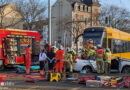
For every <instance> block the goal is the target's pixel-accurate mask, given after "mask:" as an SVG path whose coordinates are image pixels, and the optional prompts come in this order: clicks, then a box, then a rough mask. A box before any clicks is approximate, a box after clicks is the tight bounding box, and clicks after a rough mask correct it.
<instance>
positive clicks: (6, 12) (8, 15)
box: [0, 0, 22, 28]
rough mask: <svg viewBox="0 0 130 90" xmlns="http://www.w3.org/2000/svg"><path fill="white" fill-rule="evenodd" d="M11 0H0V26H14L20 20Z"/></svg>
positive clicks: (19, 15)
mask: <svg viewBox="0 0 130 90" xmlns="http://www.w3.org/2000/svg"><path fill="white" fill-rule="evenodd" d="M11 1H12V0H0V28H10V27H16V26H18V24H19V23H20V22H21V21H22V15H21V13H19V12H18V10H17V7H16V6H15V5H13V4H12V3H11ZM8 7H9V8H8ZM18 28H20V27H18Z"/></svg>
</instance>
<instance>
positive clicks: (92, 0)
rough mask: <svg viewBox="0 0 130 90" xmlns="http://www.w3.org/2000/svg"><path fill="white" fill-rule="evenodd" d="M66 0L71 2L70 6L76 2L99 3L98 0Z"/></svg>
mask: <svg viewBox="0 0 130 90" xmlns="http://www.w3.org/2000/svg"><path fill="white" fill-rule="evenodd" d="M67 1H68V2H70V3H71V4H72V6H73V5H74V4H75V3H76V2H78V3H83V4H86V5H88V6H90V5H92V4H96V5H100V4H99V2H98V0H96V1H95V0H67Z"/></svg>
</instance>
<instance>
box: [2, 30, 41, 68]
mask: <svg viewBox="0 0 130 90" xmlns="http://www.w3.org/2000/svg"><path fill="white" fill-rule="evenodd" d="M27 45H30V46H31V54H32V62H36V61H37V60H38V55H39V52H40V38H39V32H37V31H29V30H14V29H0V69H3V68H4V67H5V66H12V65H18V64H25V59H24V56H25V49H26V47H27Z"/></svg>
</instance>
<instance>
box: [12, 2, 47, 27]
mask: <svg viewBox="0 0 130 90" xmlns="http://www.w3.org/2000/svg"><path fill="white" fill-rule="evenodd" d="M14 1H15V4H16V5H17V7H18V8H19V11H21V12H22V13H23V17H24V24H25V27H26V28H27V29H33V27H34V26H35V23H34V22H36V21H39V19H40V20H43V19H44V17H45V14H44V12H45V10H46V6H45V1H43V0H42V1H43V2H42V1H41V0H19V1H17V0H14Z"/></svg>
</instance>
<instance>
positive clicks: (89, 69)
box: [82, 66, 92, 73]
mask: <svg viewBox="0 0 130 90" xmlns="http://www.w3.org/2000/svg"><path fill="white" fill-rule="evenodd" d="M82 70H85V71H86V73H92V68H91V67H90V66H85V67H84V68H83V69H82Z"/></svg>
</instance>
